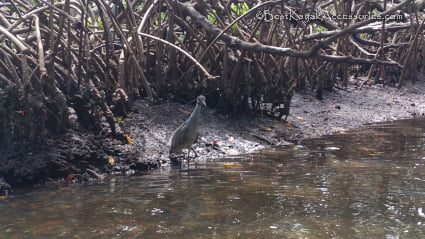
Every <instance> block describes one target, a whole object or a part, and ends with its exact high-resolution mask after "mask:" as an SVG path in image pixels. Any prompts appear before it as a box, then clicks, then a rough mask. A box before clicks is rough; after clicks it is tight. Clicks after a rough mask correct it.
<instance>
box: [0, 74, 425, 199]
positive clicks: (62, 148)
mask: <svg viewBox="0 0 425 239" xmlns="http://www.w3.org/2000/svg"><path fill="white" fill-rule="evenodd" d="M358 85H359V82H356V81H352V82H350V85H349V86H348V87H347V88H346V89H335V90H334V91H333V92H326V93H325V94H324V100H317V99H316V98H315V97H314V93H313V92H300V93H297V94H295V95H294V96H293V99H292V103H291V112H290V115H289V117H288V118H287V121H283V120H275V119H271V118H270V117H267V116H265V115H263V116H262V115H259V116H255V117H254V116H234V115H233V116H231V115H225V114H223V113H221V112H219V111H217V110H215V109H211V108H206V109H204V110H203V111H202V116H201V119H200V122H199V123H200V125H199V135H198V139H197V142H196V143H195V144H194V149H195V150H196V152H197V153H198V155H199V157H198V158H196V159H195V160H192V161H202V160H207V159H211V158H219V157H229V156H236V155H241V154H247V153H252V152H256V151H259V150H261V149H264V148H268V147H272V146H276V145H284V144H302V141H303V140H304V139H306V138H311V137H319V136H321V135H326V134H332V133H335V132H343V131H347V130H350V129H354V128H359V127H362V125H365V124H369V123H375V122H382V121H391V120H396V119H405V118H414V117H423V115H424V113H425V97H424V92H425V83H424V82H422V81H421V82H417V83H416V84H411V83H410V82H408V83H407V85H406V86H405V87H404V88H402V89H400V90H398V89H396V88H390V87H385V88H384V87H383V86H382V85H373V86H365V87H363V88H362V89H360V88H359V87H358ZM207 104H208V102H207ZM193 107H194V105H192V104H186V105H183V104H178V103H174V102H169V101H162V102H159V103H157V104H151V103H149V102H147V101H145V100H139V101H136V102H135V103H134V106H133V112H132V113H131V114H130V115H129V117H128V118H126V119H124V120H123V121H122V122H120V126H121V128H122V130H123V131H124V132H126V133H127V135H128V140H127V142H123V141H120V140H116V139H113V138H112V137H107V136H96V135H93V134H91V133H88V132H86V131H84V130H81V129H74V130H71V131H69V132H67V133H66V134H64V135H62V136H61V137H58V138H55V139H51V140H49V142H46V143H45V144H42V145H22V144H21V145H14V146H12V147H9V148H7V149H2V150H0V155H1V157H0V194H5V192H7V191H8V190H10V188H11V187H13V186H18V185H34V184H37V183H46V182H54V183H58V182H74V181H84V180H95V179H99V178H103V177H105V176H106V175H108V174H133V173H136V172H138V171H141V170H150V169H155V168H157V167H160V166H167V165H168V164H169V162H170V159H169V154H168V147H169V145H168V142H169V139H170V137H171V134H172V132H173V131H174V130H175V129H176V128H177V127H178V126H179V125H180V124H181V123H182V122H184V121H185V120H186V119H187V118H188V117H189V114H190V112H191V111H192V109H193ZM192 157H193V154H192ZM58 179H60V180H59V181H58ZM0 196H1V195H0Z"/></svg>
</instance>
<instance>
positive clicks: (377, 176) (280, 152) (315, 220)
mask: <svg viewBox="0 0 425 239" xmlns="http://www.w3.org/2000/svg"><path fill="white" fill-rule="evenodd" d="M424 126H425V121H420V120H416V121H401V122H396V123H391V124H381V125H377V126H374V127H370V128H367V129H365V130H362V131H355V132H350V133H347V134H343V135H336V136H327V137H323V138H320V139H315V140H311V141H309V142H308V143H306V145H305V146H304V147H293V146H292V147H288V148H284V149H273V150H270V151H266V152H262V153H259V154H254V155H250V156H247V157H243V158H232V159H225V160H224V159H223V160H216V161H215V162H208V163H206V164H203V165H199V166H198V168H196V169H192V170H191V171H190V173H188V172H181V173H180V172H179V171H178V170H174V169H161V170H156V171H152V172H149V173H147V174H145V175H140V176H133V177H112V178H109V179H107V180H104V181H103V182H101V183H94V184H88V185H87V184H86V185H69V186H63V187H58V188H55V189H41V190H35V191H29V192H24V191H19V192H16V193H15V194H14V195H13V196H11V197H9V198H7V199H3V200H0V238H43V239H45V238H268V239H271V238H388V239H389V238H425V215H424V214H423V213H422V208H424V210H423V211H424V212H425V150H424V148H425V147H424V145H425V127H424Z"/></svg>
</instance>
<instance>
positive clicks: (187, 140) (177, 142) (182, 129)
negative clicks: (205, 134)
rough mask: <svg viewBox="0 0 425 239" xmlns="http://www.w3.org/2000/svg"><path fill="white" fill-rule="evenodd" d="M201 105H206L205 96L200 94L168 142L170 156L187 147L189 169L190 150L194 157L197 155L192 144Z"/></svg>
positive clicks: (196, 130) (195, 136)
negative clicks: (191, 110)
mask: <svg viewBox="0 0 425 239" xmlns="http://www.w3.org/2000/svg"><path fill="white" fill-rule="evenodd" d="M202 106H204V107H206V106H207V105H206V103H205V96H203V95H200V96H198V98H197V99H196V106H195V109H194V110H193V112H192V114H191V115H190V117H189V119H187V120H186V121H185V122H184V123H183V124H182V125H180V126H179V127H178V128H177V129H176V131H174V133H173V136H171V142H170V143H171V144H170V151H169V153H170V156H171V154H173V153H178V152H181V151H182V150H183V149H187V167H188V169H189V160H190V157H189V156H190V150H193V152H194V153H195V155H196V157H197V156H198V155H197V153H196V152H195V150H194V149H193V148H192V144H193V143H194V142H195V140H196V138H197V134H198V120H199V115H200V114H201V108H202Z"/></svg>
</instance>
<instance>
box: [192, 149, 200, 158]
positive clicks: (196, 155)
mask: <svg viewBox="0 0 425 239" xmlns="http://www.w3.org/2000/svg"><path fill="white" fill-rule="evenodd" d="M192 151H193V152H194V153H195V157H196V158H197V157H199V156H198V154H197V153H196V151H195V149H194V148H193V147H192Z"/></svg>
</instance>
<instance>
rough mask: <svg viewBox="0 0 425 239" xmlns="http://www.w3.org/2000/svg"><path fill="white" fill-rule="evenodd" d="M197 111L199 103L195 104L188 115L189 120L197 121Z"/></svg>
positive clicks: (199, 109)
mask: <svg viewBox="0 0 425 239" xmlns="http://www.w3.org/2000/svg"><path fill="white" fill-rule="evenodd" d="M199 111H201V105H200V104H196V106H195V109H194V110H193V112H192V114H191V115H190V117H189V121H195V122H198V119H199Z"/></svg>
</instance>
